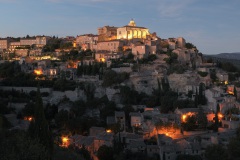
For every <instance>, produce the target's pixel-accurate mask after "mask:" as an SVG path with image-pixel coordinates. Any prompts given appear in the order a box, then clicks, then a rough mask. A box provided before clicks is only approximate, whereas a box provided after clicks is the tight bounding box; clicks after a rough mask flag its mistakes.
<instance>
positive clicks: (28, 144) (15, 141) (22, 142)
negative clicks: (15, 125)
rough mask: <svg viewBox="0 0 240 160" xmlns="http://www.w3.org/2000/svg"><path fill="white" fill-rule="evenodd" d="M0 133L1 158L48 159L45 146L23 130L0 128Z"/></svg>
mask: <svg viewBox="0 0 240 160" xmlns="http://www.w3.org/2000/svg"><path fill="white" fill-rule="evenodd" d="M0 135H1V136H0V157H1V159H3V160H27V159H29V160H47V159H49V156H48V152H47V150H46V148H45V146H44V145H42V144H41V143H39V142H38V140H35V139H31V138H29V137H28V135H27V134H26V133H25V132H23V131H17V130H14V131H1V130H0Z"/></svg>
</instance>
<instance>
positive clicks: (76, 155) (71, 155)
mask: <svg viewBox="0 0 240 160" xmlns="http://www.w3.org/2000/svg"><path fill="white" fill-rule="evenodd" d="M84 158H85V157H84V156H83V153H82V152H80V151H75V150H70V149H68V148H61V147H58V146H55V148H54V155H53V158H52V159H53V160H73V159H74V160H82V159H84ZM84 160H85V159H84ZM86 160H90V159H86Z"/></svg>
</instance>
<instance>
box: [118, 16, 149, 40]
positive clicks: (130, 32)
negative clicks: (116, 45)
mask: <svg viewBox="0 0 240 160" xmlns="http://www.w3.org/2000/svg"><path fill="white" fill-rule="evenodd" d="M148 35H150V33H149V30H148V28H145V27H139V26H136V23H135V22H134V20H131V21H130V22H129V24H128V25H126V26H123V27H120V28H118V29H117V39H127V40H131V39H135V38H136V39H146V38H147V36H148Z"/></svg>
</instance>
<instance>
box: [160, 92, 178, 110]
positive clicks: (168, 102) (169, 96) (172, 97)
mask: <svg viewBox="0 0 240 160" xmlns="http://www.w3.org/2000/svg"><path fill="white" fill-rule="evenodd" d="M177 98H178V95H177V93H176V92H173V91H168V92H166V93H165V94H164V96H162V97H161V106H160V112H162V113H168V112H173V111H174V109H175V108H174V102H175V101H177Z"/></svg>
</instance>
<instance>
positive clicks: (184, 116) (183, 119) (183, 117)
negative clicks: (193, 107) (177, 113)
mask: <svg viewBox="0 0 240 160" xmlns="http://www.w3.org/2000/svg"><path fill="white" fill-rule="evenodd" d="M186 118H187V115H185V114H184V115H182V121H183V122H186Z"/></svg>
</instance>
